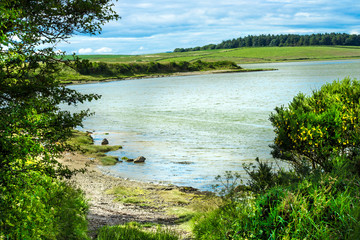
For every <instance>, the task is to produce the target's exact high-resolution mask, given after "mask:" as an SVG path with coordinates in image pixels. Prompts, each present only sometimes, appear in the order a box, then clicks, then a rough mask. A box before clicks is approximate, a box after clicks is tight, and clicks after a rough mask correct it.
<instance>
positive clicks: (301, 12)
mask: <svg viewBox="0 0 360 240" xmlns="http://www.w3.org/2000/svg"><path fill="white" fill-rule="evenodd" d="M114 4H115V8H114V9H115V10H116V11H117V13H118V14H119V15H120V16H121V17H122V19H121V20H119V21H117V22H110V23H108V24H106V25H105V26H104V27H103V32H102V34H101V35H98V36H87V35H77V36H74V37H72V38H71V39H70V40H69V42H70V44H68V43H61V44H59V45H58V48H59V49H60V50H62V51H66V52H67V53H72V52H75V53H77V54H148V53H160V52H167V51H173V50H174V49H175V48H177V47H183V48H186V47H196V46H203V45H206V44H210V43H215V44H216V43H220V42H221V41H222V40H228V39H232V38H238V37H244V36H247V35H259V34H287V33H295V34H311V33H325V32H328V33H330V32H340V33H343V32H345V33H350V34H352V33H355V34H360V1H359V0H251V1H249V0H206V1H205V0H198V1H185V0H181V1H180V0H172V1H166V0H152V1H146V0H119V1H118V2H115V1H114Z"/></svg>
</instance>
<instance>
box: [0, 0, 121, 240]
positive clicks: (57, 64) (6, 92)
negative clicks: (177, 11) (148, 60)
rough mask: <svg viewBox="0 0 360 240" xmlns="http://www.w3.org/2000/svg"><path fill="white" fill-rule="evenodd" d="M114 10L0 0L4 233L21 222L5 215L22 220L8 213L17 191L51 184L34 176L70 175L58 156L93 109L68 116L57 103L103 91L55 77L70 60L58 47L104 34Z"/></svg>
mask: <svg viewBox="0 0 360 240" xmlns="http://www.w3.org/2000/svg"><path fill="white" fill-rule="evenodd" d="M112 7H113V4H112V3H111V1H110V0H46V1H45V0H38V1H29V0H5V1H1V2H0V52H1V54H0V201H1V202H0V212H1V214H0V230H1V231H0V238H2V237H3V235H2V234H1V233H2V232H3V231H4V232H9V231H10V230H9V229H11V228H14V227H16V226H14V222H13V223H11V222H8V221H10V220H9V219H5V218H6V216H8V217H9V216H13V218H14V219H16V218H19V219H20V217H19V216H18V215H16V214H14V213H15V212H11V211H12V204H14V203H16V201H17V200H16V194H15V192H17V193H19V191H21V189H24V191H25V190H26V189H30V188H31V186H33V185H34V186H37V184H40V182H46V184H50V183H49V181H48V180H46V181H34V182H31V181H30V180H31V179H30V178H29V177H34V176H37V177H36V178H43V177H49V178H51V179H56V178H57V177H70V176H71V174H72V171H70V170H69V169H68V168H67V167H65V166H63V165H61V164H60V163H59V162H58V161H57V160H56V159H57V157H58V156H60V154H61V153H63V152H64V151H66V150H71V146H69V145H68V144H67V143H66V140H67V138H68V137H69V136H70V134H71V130H72V129H73V128H74V127H77V126H81V124H82V120H83V119H84V117H86V116H88V115H89V111H82V112H79V113H75V114H71V113H70V112H67V111H62V110H61V109H60V108H59V104H69V105H72V104H73V105H76V104H77V103H82V102H84V101H90V100H93V99H98V98H99V97H100V96H98V95H95V94H89V95H82V94H80V93H78V92H76V91H74V90H70V89H68V88H66V87H64V86H62V85H61V84H60V82H59V81H58V80H57V79H56V74H57V73H58V71H59V70H60V69H61V68H62V67H63V66H64V64H68V65H70V62H69V61H65V60H64V53H59V52H58V51H57V49H56V44H57V43H59V42H60V41H65V40H66V39H68V38H69V37H71V36H72V35H73V34H76V33H82V34H90V35H94V34H97V33H99V32H100V31H101V26H102V25H103V24H104V23H106V22H108V21H110V20H116V19H118V18H119V16H118V15H117V14H116V13H115V12H114V11H113V10H112ZM29 179H30V180H29ZM44 184H45V183H44ZM49 186H50V185H49ZM49 186H46V187H45V189H47V188H48V187H49ZM43 187H44V186H43ZM30 190H31V189H30ZM29 199H32V198H31V196H29ZM23 201H25V200H23ZM31 201H32V200H31ZM40 201H41V200H40ZM18 204H19V206H20V205H21V204H20V203H18ZM42 204H45V203H44V202H42ZM18 212H26V211H25V210H24V209H20V210H19V211H18ZM6 214H7V215H6ZM23 215H24V214H23ZM25 215H26V214H25ZM27 217H28V218H29V219H30V218H31V216H30V215H29V216H27ZM14 221H15V220H14ZM29 221H30V220H29ZM25 225H26V224H25ZM28 227H29V228H30V227H31V225H30V224H28ZM34 231H37V230H34ZM32 236H33V237H35V236H38V235H32ZM23 237H24V236H23V235H16V236H15V237H14V238H23ZM25 238H26V237H25ZM27 238H29V237H27Z"/></svg>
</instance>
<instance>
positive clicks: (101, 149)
mask: <svg viewBox="0 0 360 240" xmlns="http://www.w3.org/2000/svg"><path fill="white" fill-rule="evenodd" d="M67 143H68V144H69V145H70V146H72V147H73V148H74V149H76V150H77V151H79V152H81V153H83V154H85V155H86V156H89V157H92V158H95V159H98V160H99V161H100V162H101V164H102V165H105V166H108V165H115V164H116V163H117V162H118V157H115V156H109V155H106V154H105V153H107V152H111V151H116V150H119V149H121V146H120V145H113V146H111V145H94V141H93V139H92V137H91V135H90V133H87V132H81V131H76V130H73V131H72V135H71V137H70V138H69V140H68V141H67Z"/></svg>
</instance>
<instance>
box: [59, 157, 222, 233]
mask: <svg viewBox="0 0 360 240" xmlns="http://www.w3.org/2000/svg"><path fill="white" fill-rule="evenodd" d="M59 162H61V163H63V164H65V165H67V166H69V168H70V169H80V168H84V167H85V168H86V169H87V171H86V172H85V173H78V174H76V175H75V176H73V177H72V178H71V179H70V180H69V181H70V182H71V184H72V185H73V186H75V187H77V188H80V189H81V190H82V191H83V192H84V194H85V196H86V198H87V199H88V203H89V205H90V208H89V213H88V221H89V227H88V229H89V235H90V237H91V238H92V239H94V238H95V237H96V233H97V231H98V229H99V228H101V227H103V226H105V225H110V226H112V225H118V224H125V223H128V222H138V223H142V224H145V223H146V224H147V225H148V226H154V227H155V226H156V225H158V224H161V225H164V227H166V228H169V229H172V230H174V231H176V232H177V233H179V234H180V235H181V236H182V238H184V239H186V238H188V237H189V236H190V235H191V233H190V228H189V220H190V219H191V218H192V217H193V216H194V215H195V213H196V212H199V211H208V210H211V209H213V208H216V207H217V206H218V203H220V200H219V199H218V198H216V197H213V196H212V195H211V194H209V193H206V192H200V191H197V190H196V189H193V188H187V187H176V186H164V185H156V184H151V183H145V182H138V181H132V180H128V179H123V178H117V177H112V176H109V175H106V174H104V173H103V172H101V171H100V170H99V168H98V167H97V166H98V165H100V164H101V163H100V162H98V160H94V159H92V158H89V157H87V156H85V155H83V154H80V153H74V154H73V153H65V154H64V156H63V157H62V158H61V159H59Z"/></svg>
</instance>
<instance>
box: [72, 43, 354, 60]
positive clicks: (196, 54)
mask: <svg viewBox="0 0 360 240" xmlns="http://www.w3.org/2000/svg"><path fill="white" fill-rule="evenodd" d="M79 57H80V58H82V59H89V60H90V61H101V62H108V63H128V62H138V63H141V62H180V61H188V62H192V61H196V60H201V61H223V60H228V61H233V62H235V63H237V64H243V63H260V62H286V61H304V60H306V61H318V60H334V59H353V58H360V47H358V46H312V47H244V48H235V49H218V50H204V51H191V52H172V53H157V54H146V55H80V56H79Z"/></svg>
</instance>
